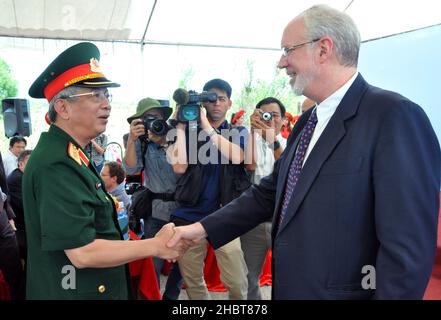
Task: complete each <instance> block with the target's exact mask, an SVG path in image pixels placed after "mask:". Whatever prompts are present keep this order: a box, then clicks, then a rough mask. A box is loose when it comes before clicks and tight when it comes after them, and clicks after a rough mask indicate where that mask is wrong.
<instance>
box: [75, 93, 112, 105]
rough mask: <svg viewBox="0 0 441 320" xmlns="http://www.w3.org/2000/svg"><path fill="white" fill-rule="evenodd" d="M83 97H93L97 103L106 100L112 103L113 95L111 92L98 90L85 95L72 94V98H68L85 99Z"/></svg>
mask: <svg viewBox="0 0 441 320" xmlns="http://www.w3.org/2000/svg"><path fill="white" fill-rule="evenodd" d="M83 96H91V97H92V98H93V100H95V102H102V101H104V99H107V101H109V102H112V95H111V94H110V92H109V91H107V90H106V91H103V90H97V91H90V92H85V93H78V94H72V95H70V96H67V98H75V97H83Z"/></svg>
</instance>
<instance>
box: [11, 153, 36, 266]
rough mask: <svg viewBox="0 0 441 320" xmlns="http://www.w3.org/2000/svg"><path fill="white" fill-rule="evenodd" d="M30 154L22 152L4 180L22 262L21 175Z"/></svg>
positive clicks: (22, 217)
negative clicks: (16, 165)
mask: <svg viewBox="0 0 441 320" xmlns="http://www.w3.org/2000/svg"><path fill="white" fill-rule="evenodd" d="M31 153H32V151H31V150H24V151H23V152H22V153H20V155H19V156H18V159H17V163H18V168H16V169H15V170H14V171H12V172H11V174H10V175H9V176H8V178H7V180H6V181H7V183H8V189H9V198H10V202H11V207H12V209H13V210H14V213H15V219H14V221H15V227H16V229H17V231H16V232H15V236H16V237H17V242H18V247H19V249H20V258H21V259H23V261H26V257H27V245H26V229H25V222H24V212H23V196H22V190H21V183H22V180H23V173H24V170H25V168H26V164H27V162H28V160H29V157H30V155H31Z"/></svg>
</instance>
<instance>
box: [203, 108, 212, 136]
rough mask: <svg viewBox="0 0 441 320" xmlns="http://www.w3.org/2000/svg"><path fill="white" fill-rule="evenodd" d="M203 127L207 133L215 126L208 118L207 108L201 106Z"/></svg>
mask: <svg viewBox="0 0 441 320" xmlns="http://www.w3.org/2000/svg"><path fill="white" fill-rule="evenodd" d="M201 128H202V130H204V131H206V132H207V133H208V132H210V131H211V130H213V127H212V126H211V124H210V122H209V121H208V118H207V109H205V108H201Z"/></svg>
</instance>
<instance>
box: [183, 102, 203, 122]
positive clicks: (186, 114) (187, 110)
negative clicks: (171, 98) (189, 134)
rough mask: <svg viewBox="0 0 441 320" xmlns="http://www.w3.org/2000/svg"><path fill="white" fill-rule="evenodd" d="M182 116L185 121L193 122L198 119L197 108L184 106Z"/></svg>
mask: <svg viewBox="0 0 441 320" xmlns="http://www.w3.org/2000/svg"><path fill="white" fill-rule="evenodd" d="M182 116H183V118H184V120H185V121H194V120H197V119H198V118H199V106H184V107H183V109H182Z"/></svg>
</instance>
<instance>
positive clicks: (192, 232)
mask: <svg viewBox="0 0 441 320" xmlns="http://www.w3.org/2000/svg"><path fill="white" fill-rule="evenodd" d="M174 232H175V233H174V235H173V238H171V239H170V240H169V241H168V242H167V247H169V248H174V247H176V246H179V245H180V244H183V245H185V246H187V247H189V246H192V245H194V244H196V243H198V242H200V241H201V240H203V239H205V238H206V237H207V232H206V231H205V229H204V227H203V226H202V224H201V223H200V222H196V223H193V224H190V225H188V226H182V227H175V228H174Z"/></svg>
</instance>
